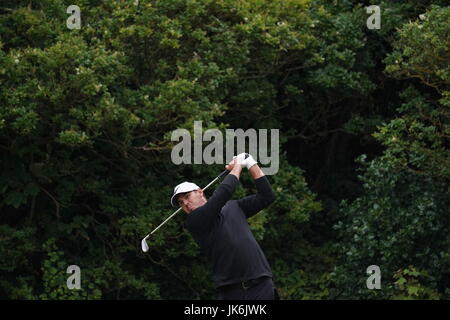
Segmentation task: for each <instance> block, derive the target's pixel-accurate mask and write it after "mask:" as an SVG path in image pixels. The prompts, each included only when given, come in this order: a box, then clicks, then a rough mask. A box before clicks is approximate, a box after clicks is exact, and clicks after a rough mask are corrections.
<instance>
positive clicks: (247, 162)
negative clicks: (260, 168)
mask: <svg viewBox="0 0 450 320" xmlns="http://www.w3.org/2000/svg"><path fill="white" fill-rule="evenodd" d="M246 156H247V158H246ZM234 158H237V159H238V162H240V163H241V165H242V167H246V168H247V169H250V168H251V167H252V166H254V165H255V164H257V163H258V162H256V161H255V159H253V157H252V155H251V154H249V153H240V154H238V155H237V156H234V157H233V159H234Z"/></svg>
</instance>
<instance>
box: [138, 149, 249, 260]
mask: <svg viewBox="0 0 450 320" xmlns="http://www.w3.org/2000/svg"><path fill="white" fill-rule="evenodd" d="M246 158H247V157H246ZM228 173H230V171H228V170H224V171H223V172H222V173H221V174H219V175H218V176H217V177H216V178H215V179H214V180H213V181H211V182H210V183H208V185H207V186H206V187H204V188H203V190H206V189H207V188H208V187H209V186H210V185H212V184H213V183H214V182H216V181H217V180H218V179H220V178H221V177H223V176H225V175H227V174H228ZM180 210H181V207H180V208H178V209H177V210H176V211H175V212H174V213H172V214H171V215H170V216H169V217H168V218H167V219H166V220H164V221H163V222H162V223H161V224H160V225H159V226H157V227H156V228H155V230H153V231H152V232H150V233H149V234H148V235H147V236H146V237H145V238H144V239H142V241H141V246H142V251H144V252H147V251H148V249H149V247H148V244H147V238H148V237H149V236H151V235H152V234H153V233H155V232H156V230H158V229H159V228H161V227H162V226H163V225H164V224H165V223H166V222H167V221H169V220H170V219H171V218H172V217H173V216H174V215H176V214H177V213H178V211H180Z"/></svg>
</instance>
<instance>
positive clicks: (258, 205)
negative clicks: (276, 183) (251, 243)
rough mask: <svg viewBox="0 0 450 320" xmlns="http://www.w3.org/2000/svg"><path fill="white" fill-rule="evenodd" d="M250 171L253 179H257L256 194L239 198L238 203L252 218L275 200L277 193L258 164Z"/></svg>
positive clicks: (248, 216)
mask: <svg viewBox="0 0 450 320" xmlns="http://www.w3.org/2000/svg"><path fill="white" fill-rule="evenodd" d="M248 171H249V173H250V175H251V177H252V179H253V180H255V186H256V194H252V195H250V196H247V197H244V198H242V199H239V200H238V203H239V206H240V207H241V208H242V210H243V211H244V212H245V215H246V217H247V218H250V217H251V216H253V215H255V214H256V213H258V212H259V211H261V210H262V209H264V208H267V207H268V206H269V205H270V204H271V203H272V202H274V201H275V193H274V192H273V190H272V186H271V185H270V182H269V180H268V179H267V177H266V176H265V174H264V172H263V171H262V170H261V168H260V167H259V166H258V164H255V165H253V166H252V167H251V168H250V169H249V170H248Z"/></svg>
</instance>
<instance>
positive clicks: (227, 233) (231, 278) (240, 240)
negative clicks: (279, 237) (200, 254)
mask: <svg viewBox="0 0 450 320" xmlns="http://www.w3.org/2000/svg"><path fill="white" fill-rule="evenodd" d="M238 183H239V180H238V179H237V178H236V176H234V175H231V174H229V175H228V176H227V177H225V179H224V180H223V182H222V183H221V184H220V185H219V187H217V189H216V190H215V192H214V193H213V195H212V196H211V197H210V198H209V199H208V201H207V203H205V204H204V205H203V206H201V207H198V208H197V209H195V210H193V211H192V212H191V213H189V214H188V215H187V218H186V224H185V225H186V228H187V229H188V230H189V232H190V233H191V234H192V236H193V237H194V239H195V241H196V242H197V243H198V245H199V246H200V248H201V249H202V250H203V251H204V252H205V253H206V254H207V255H208V257H209V259H210V260H211V262H212V264H213V282H214V285H215V287H216V288H217V287H220V286H224V285H227V284H232V283H237V282H241V281H247V280H250V279H255V278H259V277H262V276H269V277H272V271H271V269H270V266H269V263H268V262H267V259H266V257H265V255H264V253H263V252H262V250H261V248H260V246H259V244H258V243H257V242H256V240H255V238H254V236H253V234H252V232H251V230H250V227H249V225H248V222H247V218H249V217H251V216H253V215H255V214H256V213H258V212H259V211H260V210H262V209H264V208H266V207H267V206H269V205H270V204H271V203H272V202H273V201H274V200H275V195H274V193H273V191H272V187H271V186H270V183H269V180H268V179H267V177H265V176H263V177H261V178H258V179H256V180H255V185H256V190H257V193H256V194H253V195H250V196H247V197H244V198H242V199H239V200H230V198H231V196H232V194H233V192H234V190H235V189H236V186H237V185H238Z"/></svg>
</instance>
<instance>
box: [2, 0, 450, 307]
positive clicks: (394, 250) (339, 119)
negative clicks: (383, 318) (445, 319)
mask: <svg viewBox="0 0 450 320" xmlns="http://www.w3.org/2000/svg"><path fill="white" fill-rule="evenodd" d="M70 4H72V3H71V1H68V0H39V1H37V0H14V1H13V0H5V1H3V2H2V7H1V8H0V13H1V14H0V150H1V152H0V164H1V167H0V210H1V215H0V240H1V241H0V257H1V261H0V274H1V277H0V297H1V298H4V299H52V300H53V299H180V298H186V299H192V298H195V299H207V298H214V297H215V292H214V289H213V287H212V284H211V281H210V270H211V266H210V265H209V262H208V261H207V260H206V257H204V256H203V254H202V253H201V252H200V250H199V248H198V246H197V245H196V244H195V242H194V240H193V239H192V237H191V236H190V235H189V234H188V233H187V232H186V230H184V228H183V226H182V221H183V219H184V217H183V214H180V216H178V217H175V218H174V219H172V220H171V221H170V222H168V223H167V224H166V225H165V226H164V229H161V230H159V232H158V233H156V234H154V236H152V237H151V238H149V241H148V242H149V245H150V251H149V252H148V253H147V254H143V253H142V252H141V251H140V239H142V237H143V236H145V235H146V234H147V233H148V232H149V231H150V230H152V229H153V228H155V227H156V226H157V225H158V224H159V223H161V222H162V221H163V220H164V219H165V218H166V217H167V216H168V214H169V213H170V212H171V210H172V209H171V207H170V205H169V198H170V195H171V193H172V190H173V189H172V188H173V186H174V185H175V184H176V183H178V182H179V181H184V180H191V181H195V182H196V183H197V184H199V185H206V183H208V182H209V181H210V179H211V177H214V176H216V175H217V174H218V172H220V171H221V170H223V166H222V165H210V166H205V165H185V166H175V165H173V164H172V163H171V161H170V151H171V148H172V147H173V145H174V142H172V141H171V139H170V138H171V132H172V131H173V130H175V129H177V128H186V129H188V130H189V131H190V132H192V131H193V125H194V121H200V120H201V121H203V129H204V130H206V129H209V128H220V129H221V130H224V129H225V128H242V129H244V130H245V129H247V128H255V129H280V134H281V136H280V143H281V150H280V153H281V154H280V158H281V159H280V161H281V163H280V170H279V172H278V173H277V174H276V175H274V176H271V177H269V180H270V181H271V183H272V185H273V187H274V191H275V193H276V196H277V200H276V202H275V203H273V204H272V205H271V206H270V207H269V208H267V209H265V210H263V212H261V213H260V214H258V215H256V216H255V217H253V218H251V219H250V221H249V223H250V226H251V228H252V229H253V231H254V234H255V237H256V238H257V239H258V241H259V242H260V244H261V246H262V248H263V250H264V252H265V253H266V255H267V257H268V260H269V262H270V264H271V265H272V267H273V271H274V276H275V283H276V284H277V286H278V288H279V290H280V294H281V296H282V298H284V299H329V298H336V297H337V298H340V297H348V298H398V299H401V298H425V299H435V298H444V299H446V298H448V296H449V292H448V289H447V288H448V286H449V284H448V270H449V255H448V252H449V250H448V249H449V238H448V236H447V234H449V232H448V231H449V230H447V229H448V227H447V226H448V222H449V221H448V217H447V216H448V215H445V213H446V208H447V206H448V190H449V188H448V177H449V172H450V171H449V166H448V163H450V161H449V154H448V134H449V127H448V123H449V114H448V107H449V106H450V102H449V101H450V93H449V87H448V84H449V82H448V80H449V73H448V67H447V65H448V60H449V57H448V50H447V48H448V23H447V21H448V20H449V19H448V18H449V9H448V7H445V6H444V5H445V1H441V0H439V1H437V0H436V1H422V2H421V3H420V4H412V3H410V2H409V1H397V2H391V1H381V2H380V4H381V7H382V29H381V30H378V31H374V30H368V29H367V28H366V25H365V22H366V19H367V14H366V12H365V9H364V7H363V6H362V5H361V4H360V3H359V1H351V0H346V1H333V2H330V1H321V0H320V1H309V0H289V1H286V0H276V1H267V0H246V1H240V0H226V1H225V0H223V1H222V0H221V1H215V0H193V1H186V0H158V1H142V0H141V1H138V2H137V1H134V0H124V1H96V0H83V1H79V3H78V5H79V6H80V8H81V19H82V22H81V29H80V30H69V29H68V28H67V27H66V20H67V18H68V14H67V13H66V9H67V7H68V6H69V5H70ZM439 5H440V7H439ZM422 14H423V16H420V17H419V15H422ZM408 21H411V22H408ZM352 139H353V140H352ZM359 139H361V141H359ZM342 141H343V142H342ZM364 143H368V144H370V145H369V147H368V149H370V150H366V149H365V148H366V146H365V145H364ZM374 146H375V147H374ZM381 147H382V148H384V149H383V154H382V155H381V156H380V152H379V151H378V150H379V148H381ZM323 148H326V150H325V151H326V152H323V150H322V149H323ZM372 149H373V150H372ZM366 152H368V153H369V154H370V158H371V159H372V158H374V160H373V161H368V162H367V161H362V162H361V164H362V167H363V170H364V173H363V174H362V175H361V179H362V180H361V182H360V183H359V182H356V181H355V180H356V179H354V170H355V167H356V165H355V164H354V163H350V164H349V162H352V161H353V158H354V155H360V154H362V153H366ZM342 159H344V160H346V161H347V163H345V164H344V165H342V163H343V162H345V161H341V160H342ZM324 181H325V182H324ZM241 183H242V186H241V187H239V188H238V190H237V191H236V194H235V198H238V197H242V196H245V195H246V194H249V193H251V192H254V185H253V182H252V181H251V179H250V178H249V177H248V176H247V175H246V174H243V176H242V178H241ZM358 183H359V184H358ZM361 184H362V185H363V188H362V189H361V193H359V190H360V189H359V185H361ZM324 186H325V187H324ZM343 186H344V187H343ZM355 186H356V187H355ZM347 197H348V198H349V199H346V198H347ZM355 198H356V200H355ZM342 199H346V201H344V202H343V204H342V206H341V207H340V209H339V208H338V203H339V202H340V201H341V200H342ZM334 224H335V225H336V226H335V228H334V229H332V228H331V226H332V225H334ZM72 264H75V265H79V266H80V268H81V274H82V277H81V279H82V281H81V288H82V289H81V290H68V289H67V286H66V280H67V278H68V277H69V274H67V273H66V269H67V267H68V266H69V265H72ZM370 264H379V265H380V267H381V270H382V273H383V279H384V280H386V281H384V280H383V281H384V282H383V290H381V291H372V292H368V290H367V289H365V288H366V287H365V279H366V276H367V275H366V274H365V270H366V267H367V266H368V265H370ZM409 266H413V267H409ZM417 270H419V271H417Z"/></svg>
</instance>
